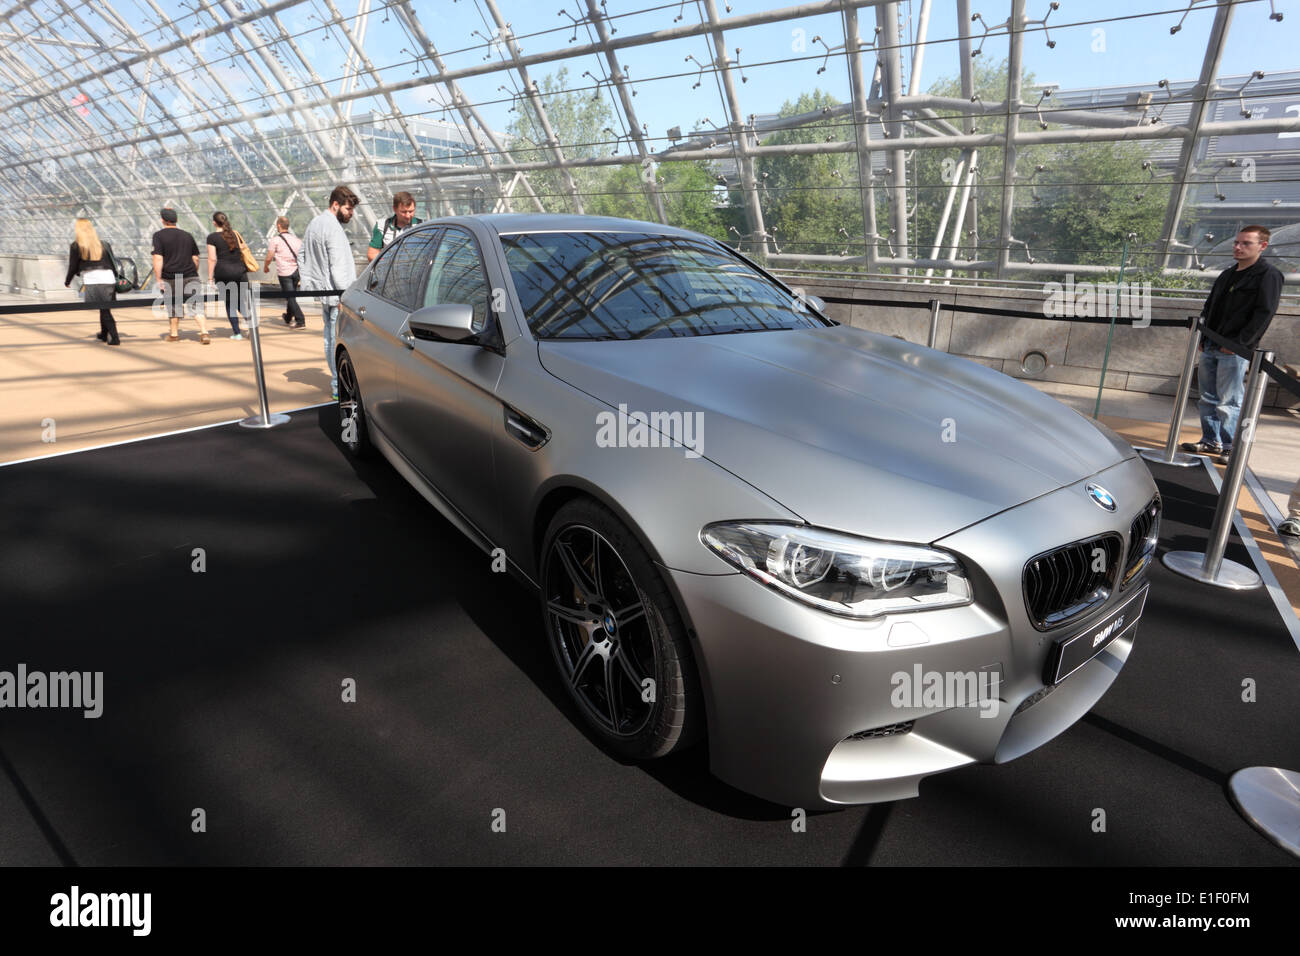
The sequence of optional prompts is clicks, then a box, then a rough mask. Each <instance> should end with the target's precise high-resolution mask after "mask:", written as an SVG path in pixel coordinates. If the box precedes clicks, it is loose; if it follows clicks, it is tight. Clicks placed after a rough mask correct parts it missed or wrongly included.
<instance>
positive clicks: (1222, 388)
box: [1183, 226, 1282, 460]
mask: <svg viewBox="0 0 1300 956" xmlns="http://www.w3.org/2000/svg"><path fill="white" fill-rule="evenodd" d="M1269 235H1270V233H1269V231H1268V230H1267V229H1265V228H1264V227H1263V226H1245V227H1244V228H1243V229H1242V230H1241V232H1239V233H1237V239H1236V241H1235V242H1234V243H1233V244H1232V257H1233V258H1234V259H1236V260H1237V264H1236V265H1235V266H1233V267H1232V268H1230V269H1225V270H1224V271H1223V273H1222V274H1221V275H1220V276H1219V278H1217V279H1215V280H1214V287H1213V288H1211V289H1210V295H1209V298H1207V299H1206V300H1205V307H1204V308H1202V309H1201V318H1203V319H1204V320H1205V324H1206V325H1207V326H1208V327H1209V328H1210V329H1211V330H1212V331H1214V332H1217V333H1218V334H1219V335H1221V336H1223V337H1224V338H1226V339H1231V340H1232V341H1234V342H1236V343H1237V344H1238V345H1240V346H1241V347H1242V348H1243V349H1245V350H1246V351H1248V352H1249V351H1253V350H1254V349H1255V347H1256V346H1257V345H1259V340H1260V339H1262V338H1263V337H1264V333H1265V332H1266V331H1268V324H1269V322H1271V321H1272V320H1273V313H1274V312H1276V311H1277V304H1278V301H1279V299H1281V297H1282V273H1281V272H1280V271H1279V270H1278V268H1277V267H1276V266H1274V265H1272V264H1270V263H1268V262H1265V261H1264V260H1263V259H1261V258H1260V254H1261V253H1263V251H1264V250H1265V249H1267V248H1268V239H1269ZM1249 365H1250V362H1249V360H1247V359H1244V358H1242V357H1241V356H1240V355H1236V354H1234V353H1232V352H1229V351H1228V350H1227V349H1221V348H1219V346H1218V345H1217V344H1216V343H1215V342H1212V341H1210V340H1208V339H1207V340H1205V341H1203V342H1202V343H1201V365H1200V370H1199V376H1200V378H1199V381H1200V389H1201V400H1200V403H1199V408H1200V411H1201V440H1200V441H1198V442H1188V443H1186V444H1184V445H1183V449H1184V450H1185V451H1190V452H1195V453H1196V454H1200V455H1222V456H1223V459H1224V460H1226V459H1227V457H1228V456H1229V455H1230V454H1231V453H1232V436H1233V435H1235V434H1236V433H1237V418H1238V416H1239V415H1240V414H1241V401H1242V398H1244V397H1245V394H1246V386H1245V383H1244V382H1243V381H1242V379H1243V378H1244V376H1245V374H1246V369H1247V367H1248V366H1249Z"/></svg>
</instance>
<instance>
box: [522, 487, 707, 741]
mask: <svg viewBox="0 0 1300 956" xmlns="http://www.w3.org/2000/svg"><path fill="white" fill-rule="evenodd" d="M541 576H542V588H543V590H542V602H543V616H544V618H545V621H546V631H547V637H548V642H549V644H550V647H551V652H552V654H553V656H554V658H555V662H556V665H557V666H558V667H559V671H560V676H561V678H562V679H563V680H564V683H565V686H566V688H567V689H568V692H569V695H570V696H571V697H572V698H573V700H574V701H575V702H576V703H577V704H578V707H579V709H580V710H581V711H582V714H583V717H584V718H585V719H586V721H587V723H588V725H589V726H590V727H591V728H592V729H593V730H594V731H596V733H597V734H598V735H599V736H600V738H601V739H602V740H604V741H605V743H606V744H607V745H608V746H609V747H610V748H611V749H612V750H614V751H616V752H618V753H619V754H621V755H623V756H626V757H630V758H633V759H638V760H644V759H650V758H654V757H662V756H666V755H667V754H669V753H672V752H674V751H676V750H679V749H682V748H684V747H686V746H688V745H689V744H690V743H692V742H693V741H694V739H695V738H696V737H697V736H698V726H697V725H698V724H699V723H700V722H701V711H702V703H701V701H700V694H699V691H698V680H697V678H696V675H695V667H694V661H693V659H692V657H691V653H690V647H689V643H688V642H687V640H686V638H685V629H684V628H683V626H682V624H681V620H680V618H679V615H678V613H677V610H676V607H675V606H674V604H673V602H672V600H671V597H670V595H669V593H668V590H667V588H666V587H665V585H664V583H663V581H662V580H661V579H660V577H659V575H658V572H657V571H656V570H655V568H654V565H653V563H652V562H651V561H650V559H649V557H648V556H647V555H646V554H645V552H644V550H643V549H642V548H641V546H640V545H639V543H638V542H637V541H636V540H635V538H633V536H632V535H631V534H630V533H629V532H628V531H627V529H626V528H625V527H623V525H622V524H621V523H620V522H618V520H617V519H616V518H615V517H614V516H613V515H612V514H610V513H609V512H608V511H607V510H606V509H604V508H602V507H601V506H600V505H598V504H596V503H595V502H594V501H589V500H585V499H580V500H577V501H573V502H570V503H569V504H567V505H565V506H564V507H563V508H561V509H560V511H559V512H558V513H557V514H556V516H555V518H554V519H552V521H551V525H550V528H549V530H548V532H547V535H546V541H545V545H544V550H543V560H542V571H541Z"/></svg>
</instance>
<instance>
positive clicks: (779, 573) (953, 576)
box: [700, 521, 971, 618]
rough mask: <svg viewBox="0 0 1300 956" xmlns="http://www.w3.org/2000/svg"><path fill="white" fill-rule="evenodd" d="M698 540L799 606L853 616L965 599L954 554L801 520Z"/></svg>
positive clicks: (746, 526)
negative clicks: (879, 539)
mask: <svg viewBox="0 0 1300 956" xmlns="http://www.w3.org/2000/svg"><path fill="white" fill-rule="evenodd" d="M700 540H702V541H703V542H704V543H705V544H706V545H708V546H709V547H710V548H711V549H712V550H713V551H715V552H716V553H717V554H718V555H719V556H720V557H721V558H722V559H723V560H724V561H727V562H728V563H729V564H733V565H735V566H736V567H737V568H739V569H740V570H742V571H744V572H745V573H746V574H748V575H750V577H753V578H756V579H757V580H759V581H761V582H763V583H764V584H766V585H767V586H768V587H770V588H775V589H776V590H778V591H780V592H781V593H782V594H785V595H786V596H787V597H791V598H794V599H795V600H796V601H800V602H802V603H804V604H808V605H810V606H812V607H815V608H818V609H819V610H822V611H829V612H830V613H831V614H841V615H844V616H846V617H853V618H871V617H879V616H880V615H881V614H890V613H894V612H898V611H924V610H929V609H931V608H940V607H956V606H958V605H961V604H969V603H970V602H971V588H970V582H969V581H968V580H967V579H966V575H965V574H964V573H963V571H962V567H961V563H960V562H959V561H958V560H957V558H956V557H955V556H954V555H951V554H948V553H947V552H944V551H938V550H935V549H934V548H923V547H918V546H916V545H911V544H897V543H895V542H892V541H874V540H872V539H870V538H858V537H854V536H852V535H847V534H841V533H839V532H838V531H826V530H823V529H821V528H810V527H807V526H804V525H787V524H776V523H767V522H759V521H724V522H719V523H717V524H711V525H708V526H707V527H705V528H704V530H703V531H701V532H700Z"/></svg>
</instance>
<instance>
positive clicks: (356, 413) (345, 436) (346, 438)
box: [335, 349, 375, 458]
mask: <svg viewBox="0 0 1300 956" xmlns="http://www.w3.org/2000/svg"><path fill="white" fill-rule="evenodd" d="M335 366H336V368H337V369H338V373H339V399H338V401H339V440H340V441H341V442H342V443H343V448H344V449H345V450H346V451H347V453H348V455H349V456H350V457H352V458H370V457H372V456H373V455H374V451H375V449H374V445H372V444H371V443H370V429H369V427H368V426H367V425H366V409H365V405H363V404H362V402H361V386H360V385H358V384H357V369H356V366H355V365H353V364H352V356H350V355H349V354H348V352H347V349H339V353H338V358H337V359H336V360H335ZM349 423H350V424H351V427H349Z"/></svg>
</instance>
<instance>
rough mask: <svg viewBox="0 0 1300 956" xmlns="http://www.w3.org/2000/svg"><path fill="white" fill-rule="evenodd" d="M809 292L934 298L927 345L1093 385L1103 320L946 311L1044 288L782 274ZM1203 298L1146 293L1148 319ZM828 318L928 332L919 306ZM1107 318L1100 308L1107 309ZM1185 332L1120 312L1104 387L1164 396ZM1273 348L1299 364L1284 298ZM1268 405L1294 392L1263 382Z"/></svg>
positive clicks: (1007, 369) (1269, 337) (1035, 301)
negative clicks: (1035, 362)
mask: <svg viewBox="0 0 1300 956" xmlns="http://www.w3.org/2000/svg"><path fill="white" fill-rule="evenodd" d="M785 281H786V282H788V283H789V284H790V285H792V286H798V287H800V288H802V289H804V290H805V292H807V293H808V294H809V295H818V296H822V297H826V296H834V297H837V298H856V299H875V300H889V301H900V302H902V301H905V302H921V303H925V302H927V301H928V300H930V299H938V300H939V302H940V312H939V338H938V341H937V343H936V347H937V348H940V349H942V350H944V351H946V352H950V353H952V354H954V355H961V356H964V357H966V358H969V359H971V360H972V361H976V362H980V363H982V364H984V365H987V366H989V367H991V368H995V369H998V370H999V371H1001V372H1004V373H1006V374H1007V375H1013V376H1015V377H1016V378H1031V379H1038V380H1043V381H1049V382H1065V383H1068V384H1071V385H1086V386H1090V387H1092V388H1096V387H1097V384H1098V382H1099V381H1100V378H1101V365H1102V359H1103V357H1104V356H1105V353H1106V336H1107V334H1108V332H1109V326H1108V325H1100V324H1097V325H1094V324H1092V323H1086V322H1073V321H1069V320H1065V319H1024V318H1006V317H1001V316H993V315H976V314H969V313H962V312H953V311H952V309H951V306H953V305H961V306H969V307H978V308H989V309H1014V310H1017V311H1022V312H1037V313H1039V314H1041V313H1042V312H1043V306H1044V303H1045V302H1046V301H1047V298H1048V294H1047V293H1046V292H1044V291H1041V290H1027V289H997V288H989V287H983V286H966V285H963V286H941V285H928V286H927V285H925V284H923V283H921V282H908V283H899V282H863V281H855V280H820V279H819V280H816V281H814V280H812V279H809V278H807V277H799V278H798V279H795V278H792V277H791V278H786V280H785ZM1203 303H1204V298H1203V297H1198V298H1192V299H1173V298H1170V299H1165V298H1160V297H1157V296H1153V297H1152V299H1151V318H1152V319H1153V320H1155V319H1185V318H1186V317H1187V316H1188V315H1196V314H1199V313H1200V311H1201V305H1202V304H1203ZM827 311H828V312H829V314H830V316H831V318H833V319H836V320H838V321H840V322H844V323H846V324H849V325H853V326H855V327H857V328H861V329H869V330H870V331H872V332H882V333H884V334H885V335H896V336H898V337H899V338H903V339H906V340H908V341H909V342H917V343H920V344H922V345H924V344H925V343H926V342H927V340H928V337H929V333H930V313H929V311H928V310H926V309H912V308H893V307H889V306H875V305H852V306H849V305H839V304H828V305H827ZM1107 314H1109V311H1107ZM1187 335H1188V332H1187V330H1186V329H1185V328H1155V327H1149V328H1138V327H1135V326H1134V325H1133V321H1132V320H1131V319H1128V318H1120V319H1118V320H1117V321H1116V323H1115V334H1114V338H1113V340H1112V342H1111V350H1110V361H1109V363H1108V364H1107V368H1106V387H1107V388H1120V389H1127V390H1130V391H1137V392H1146V393H1149V394H1160V395H1173V394H1174V392H1175V391H1176V389H1177V387H1178V375H1179V373H1180V371H1181V368H1180V367H1181V365H1182V362H1183V359H1184V356H1185V355H1186V352H1187ZM1261 345H1262V346H1263V347H1264V348H1269V349H1272V350H1273V351H1274V352H1276V353H1277V357H1276V361H1277V364H1278V365H1286V364H1288V363H1294V364H1297V365H1300V304H1297V303H1295V302H1294V300H1292V302H1290V303H1289V304H1284V305H1283V306H1282V308H1281V309H1280V310H1279V311H1278V314H1277V315H1276V316H1275V317H1274V319H1273V322H1272V324H1271V325H1270V326H1269V330H1268V333H1267V334H1266V335H1265V336H1264V340H1263V342H1262V343H1261ZM1031 350H1037V351H1040V352H1042V353H1043V354H1044V355H1046V356H1047V361H1048V363H1049V364H1048V366H1047V368H1045V369H1043V371H1041V372H1039V373H1037V374H1029V373H1026V372H1025V371H1023V370H1022V369H1021V366H1020V363H1021V359H1022V358H1023V357H1024V355H1025V353H1027V352H1029V351H1031ZM1264 402H1265V405H1267V406H1270V407H1283V408H1297V407H1300V398H1297V397H1295V396H1293V395H1292V394H1291V393H1290V392H1287V391H1284V390H1280V389H1278V388H1277V386H1275V385H1271V386H1269V388H1268V391H1267V393H1266V394H1265V398H1264Z"/></svg>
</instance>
